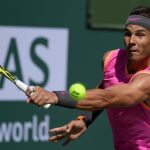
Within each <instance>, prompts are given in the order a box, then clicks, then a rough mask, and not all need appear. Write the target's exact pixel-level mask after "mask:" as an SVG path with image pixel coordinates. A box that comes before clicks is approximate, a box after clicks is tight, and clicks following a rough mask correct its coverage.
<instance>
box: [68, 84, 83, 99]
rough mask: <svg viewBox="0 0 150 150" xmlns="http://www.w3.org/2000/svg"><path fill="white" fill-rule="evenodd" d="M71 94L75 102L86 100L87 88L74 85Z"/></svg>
mask: <svg viewBox="0 0 150 150" xmlns="http://www.w3.org/2000/svg"><path fill="white" fill-rule="evenodd" d="M69 94H70V96H71V97H72V98H73V99H74V100H81V99H84V98H85V96H86V88H85V86H84V85H83V84H81V83H75V84H72V85H71V86H70V88H69Z"/></svg>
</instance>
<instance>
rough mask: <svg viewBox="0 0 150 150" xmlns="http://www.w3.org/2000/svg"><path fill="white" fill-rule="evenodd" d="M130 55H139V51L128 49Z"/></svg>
mask: <svg viewBox="0 0 150 150" xmlns="http://www.w3.org/2000/svg"><path fill="white" fill-rule="evenodd" d="M128 52H129V53H138V52H139V51H138V50H137V49H128Z"/></svg>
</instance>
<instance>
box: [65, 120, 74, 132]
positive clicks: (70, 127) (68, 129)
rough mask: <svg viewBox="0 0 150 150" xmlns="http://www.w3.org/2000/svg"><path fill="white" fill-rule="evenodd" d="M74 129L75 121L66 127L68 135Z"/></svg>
mask: <svg viewBox="0 0 150 150" xmlns="http://www.w3.org/2000/svg"><path fill="white" fill-rule="evenodd" d="M73 127H74V121H71V122H70V123H69V124H68V125H67V126H66V133H70V131H71V130H72V129H73Z"/></svg>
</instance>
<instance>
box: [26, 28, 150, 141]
mask: <svg viewBox="0 0 150 150" xmlns="http://www.w3.org/2000/svg"><path fill="white" fill-rule="evenodd" d="M124 33H125V34H124V45H125V47H126V50H127V52H128V64H127V71H128V73H129V74H133V73H136V72H138V71H140V70H143V69H144V68H145V67H148V66H149V65H150V31H149V30H147V29H146V28H144V27H142V26H138V25H128V26H126V28H125V30H124ZM107 55H108V53H107V54H106V55H105V56H104V58H103V59H104V60H105V57H106V56H107ZM118 91H119V92H118ZM26 94H27V96H28V97H29V98H28V101H27V102H28V103H35V104H37V105H39V106H42V105H44V104H48V103H51V104H57V101H58V99H57V96H56V95H55V94H54V93H53V92H48V91H45V90H44V89H42V88H41V87H35V92H34V94H32V95H31V96H30V94H31V91H30V90H29V89H28V90H27V91H26ZM146 99H150V75H149V74H144V73H141V74H138V75H136V76H135V77H134V78H133V79H132V81H131V82H130V83H128V84H121V85H115V86H112V87H109V88H107V89H91V90H87V94H86V97H85V99H84V100H82V101H78V103H77V105H76V108H78V109H82V110H88V111H96V110H100V109H105V108H110V107H111V108H112V107H130V106H133V105H136V104H138V103H141V102H142V101H144V100H146ZM68 126H69V128H68ZM65 127H66V128H65ZM65 127H64V128H63V127H59V128H54V129H52V130H50V132H52V133H56V134H55V135H54V136H52V137H51V138H49V140H50V141H52V142H57V141H59V140H60V139H62V138H64V137H66V135H67V138H68V141H71V140H74V139H76V138H78V137H79V136H80V135H81V134H82V133H83V132H85V130H86V129H85V128H86V127H85V124H84V123H83V121H79V120H78V121H73V123H72V122H70V123H68V124H67V125H65ZM67 129H68V130H69V132H68V131H67ZM76 129H78V130H76ZM75 130H76V131H78V132H75ZM57 131H58V132H57ZM59 132H62V133H61V134H59ZM59 136H60V137H59ZM72 136H74V138H72ZM67 143H68V142H67Z"/></svg>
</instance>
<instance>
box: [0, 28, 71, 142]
mask: <svg viewBox="0 0 150 150" xmlns="http://www.w3.org/2000/svg"><path fill="white" fill-rule="evenodd" d="M68 36H69V30H68V29H64V28H62V29H61V28H60V29H59V28H36V27H11V26H0V65H2V66H4V67H5V68H6V69H7V70H9V71H10V73H12V74H13V75H15V76H16V77H17V78H19V79H20V80H22V81H23V82H25V83H26V84H28V85H39V86H42V87H44V88H45V89H47V90H65V89H66V85H67V84H66V83H67V61H68V40H69V37H68ZM8 91H9V93H8ZM25 98H26V96H25V94H24V93H22V92H21V91H20V90H19V89H16V87H15V85H13V84H12V83H11V82H10V81H8V80H7V79H3V78H0V101H7V100H9V101H18V100H19V101H20V100H24V99H25ZM16 128H17V130H18V132H19V131H20V127H19V125H17V127H16ZM18 134H21V133H18ZM17 140H18V139H17Z"/></svg>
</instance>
